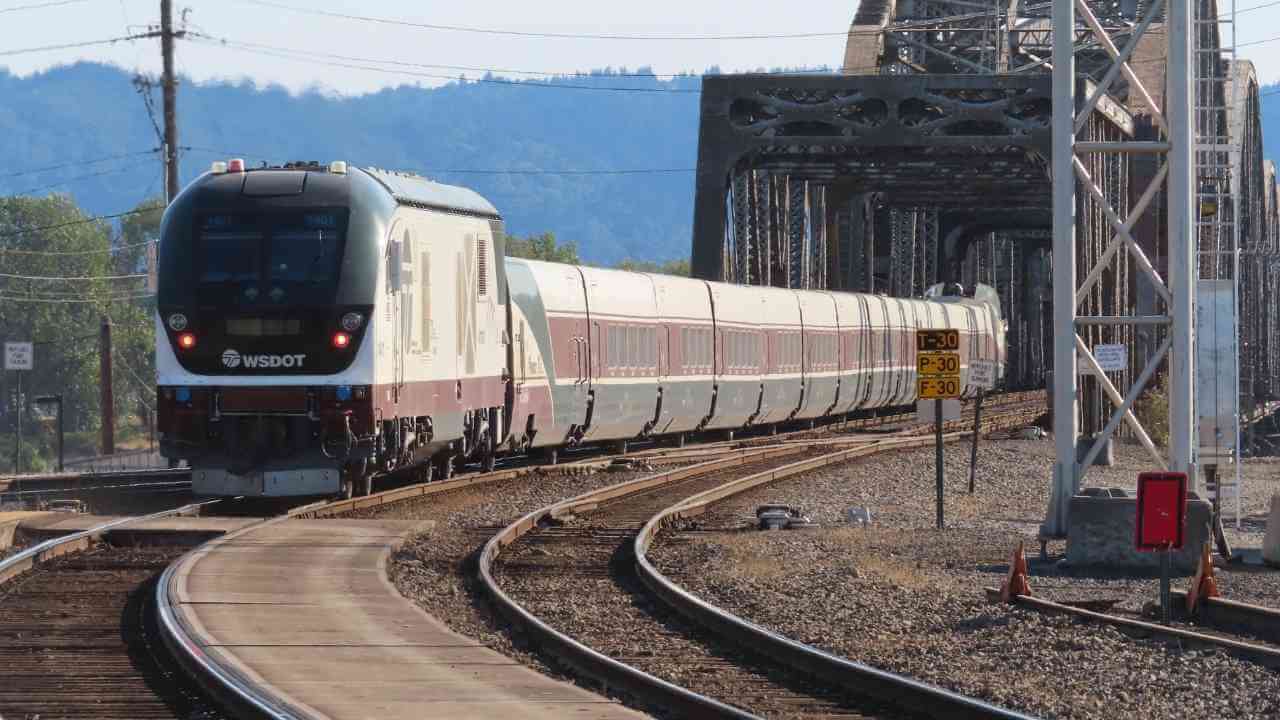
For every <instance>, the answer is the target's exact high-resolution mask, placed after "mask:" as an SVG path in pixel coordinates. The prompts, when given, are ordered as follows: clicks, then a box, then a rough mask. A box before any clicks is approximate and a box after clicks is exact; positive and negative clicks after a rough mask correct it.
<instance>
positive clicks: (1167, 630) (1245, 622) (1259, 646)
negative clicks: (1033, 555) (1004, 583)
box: [986, 588, 1280, 670]
mask: <svg viewBox="0 0 1280 720" xmlns="http://www.w3.org/2000/svg"><path fill="white" fill-rule="evenodd" d="M986 593H987V597H988V599H990V600H991V601H993V602H999V600H1000V591H999V590H998V589H996V588H986ZM1011 602H1012V603H1013V604H1014V605H1016V606H1018V607H1022V608H1027V609H1029V610H1035V611H1038V612H1041V613H1045V614H1050V615H1067V616H1070V617H1073V618H1076V619H1078V620H1081V621H1084V622H1087V623H1093V624H1095V625H1109V626H1111V627H1114V628H1117V629H1118V630H1120V631H1121V632H1123V633H1124V634H1126V635H1129V636H1131V637H1134V638H1138V639H1144V640H1147V639H1156V640H1162V641H1165V642H1170V643H1174V644H1176V645H1178V646H1180V647H1193V648H1208V649H1215V650H1219V651H1221V652H1224V653H1226V654H1228V655H1232V656H1235V657H1238V658H1240V659H1242V660H1247V661H1249V662H1253V663H1257V664H1259V665H1262V666H1264V667H1268V668H1271V669H1273V670H1276V669H1280V610H1275V609H1273V608H1265V607H1261V606H1257V605H1250V604H1247V603H1237V602H1231V601H1229V600H1223V599H1221V598H1208V599H1207V600H1206V601H1205V602H1204V604H1203V605H1202V606H1201V608H1200V614H1199V616H1198V617H1197V618H1195V619H1194V620H1195V624H1194V625H1192V624H1171V625H1162V624H1159V623H1156V622H1149V621H1147V620H1144V619H1139V618H1137V617H1127V616H1124V615H1116V614H1112V613H1107V612H1101V611H1098V610H1094V609H1091V608H1088V607H1081V606H1079V605H1068V604H1064V603H1059V602H1054V601H1053V600H1049V599H1046V598H1040V597H1032V596H1016V597H1013V598H1012V599H1011ZM1172 602H1173V606H1174V608H1175V609H1177V613H1176V614H1175V617H1178V618H1180V619H1181V620H1183V621H1185V620H1188V619H1189V618H1187V614H1186V608H1185V603H1186V593H1185V592H1175V593H1174V594H1173V601H1172ZM1259 640H1262V641H1263V642H1258V641H1259Z"/></svg>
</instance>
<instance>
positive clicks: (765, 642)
mask: <svg viewBox="0 0 1280 720" xmlns="http://www.w3.org/2000/svg"><path fill="white" fill-rule="evenodd" d="M966 436H967V433H951V434H949V435H947V436H945V437H944V439H946V440H957V439H960V438H962V437H966ZM932 442H933V438H901V439H899V438H894V439H886V440H883V441H881V442H879V443H876V444H874V445H871V446H869V447H864V448H853V449H849V450H843V451H840V452H835V453H830V454H827V455H821V456H818V457H816V458H811V459H808V460H801V461H799V462H795V463H792V464H790V465H785V466H783V467H780V468H776V469H773V470H766V471H764V472H760V473H756V474H754V475H749V476H747V477H744V478H739V479H737V480H734V481H731V482H729V483H725V484H724V485H721V486H720V487H718V488H713V489H711V490H708V491H706V492H702V493H699V494H697V495H694V496H693V497H690V498H686V499H685V500H682V501H681V502H679V503H676V504H675V505H672V506H671V507H668V508H667V509H665V510H663V511H661V512H659V513H658V514H657V515H655V516H654V517H653V518H651V519H650V520H649V522H648V523H646V524H645V526H644V528H642V529H641V530H640V533H639V534H637V535H636V537H635V540H634V550H635V564H636V573H637V574H638V575H639V576H640V580H641V581H642V582H643V583H644V584H645V586H646V587H648V588H649V590H650V591H651V592H652V593H653V594H654V595H655V596H656V597H657V598H658V599H660V600H662V601H663V602H665V603H666V604H667V605H668V606H669V607H670V608H671V609H673V610H675V611H676V612H678V613H680V614H681V615H683V616H685V617H686V618H689V619H690V620H692V621H694V622H695V623H697V624H699V625H701V626H703V627H706V628H707V629H709V630H711V631H712V632H713V633H716V634H717V635H719V636H721V637H723V638H725V639H728V640H730V641H731V642H733V643H735V644H738V645H740V646H742V647H745V648H747V649H748V650H750V651H751V652H754V653H757V654H759V655H761V656H762V657H767V658H771V659H773V660H775V661H777V662H779V663H781V664H784V665H786V666H788V667H791V668H794V669H797V670H800V671H802V672H805V673H808V674H811V675H814V676H817V677H819V678H821V679H823V680H825V681H828V682H832V683H834V684H836V685H839V686H840V687H842V688H844V689H846V690H848V691H850V692H853V693H855V694H857V695H862V696H870V697H873V698H875V699H877V700H880V701H882V702H885V703H887V704H890V705H892V706H894V707H898V708H900V709H903V710H907V711H910V712H918V713H923V714H925V715H928V716H930V717H937V718H983V719H986V718H1000V719H1003V720H1030V718H1031V717H1032V716H1029V715H1024V714H1022V713H1018V712H1015V711H1012V710H1008V709H1006V708H1001V707H998V706H996V705H992V704H990V703H987V702H983V701H981V700H977V699H975V698H971V697H968V696H966V695H962V694H960V693H956V692H953V691H951V690H947V689H945V688H941V687H938V686H936V685H930V684H928V683H924V682H920V681H918V680H914V679H912V678H909V677H907V676H905V675H899V674H897V673H892V672H888V671H886V670H880V669H878V668H874V667H872V666H870V665H866V664H864V663H860V662H855V661H853V660H849V659H848V658H843V657H839V656H837V655H833V654H831V653H828V652H826V651H823V650H820V649H818V648H815V647H813V646H811V645H806V644H804V643H801V642H798V641H796V640H792V639H790V638H788V637H785V636H783V635H779V634H778V633H775V632H773V631H772V630H768V629H766V628H764V627H761V626H759V625H756V624H755V623H752V622H750V621H748V620H745V619H743V618H741V617H738V616H737V615H734V614H732V613H729V612H727V611H725V610H723V609H721V608H718V607H716V606H714V605H712V604H710V603H708V602H706V601H704V600H702V599H701V598H698V597H697V596H695V595H693V594H692V593H690V592H688V591H687V590H685V589H684V588H682V587H680V586H679V585H677V584H676V583H674V582H672V581H671V580H670V579H669V578H667V577H666V576H665V575H663V574H662V573H661V572H660V571H659V570H658V569H657V568H655V567H654V566H653V564H652V563H650V562H649V559H648V557H647V556H646V553H647V552H648V549H649V547H650V546H651V545H652V543H653V540H654V539H655V537H656V536H657V533H658V532H659V531H660V530H661V529H662V528H663V527H666V526H667V525H669V524H670V523H672V522H674V521H676V520H679V519H682V518H686V517H693V516H696V515H700V514H702V513H703V512H705V511H706V509H707V508H708V507H710V506H711V505H713V504H715V503H717V502H720V501H722V500H724V499H726V498H729V497H732V496H734V495H739V494H741V493H744V492H747V491H748V490H752V489H754V488H757V487H760V486H762V485H768V484H770V483H774V482H777V481H779V480H783V479H785V478H789V477H793V476H796V475H800V474H802V473H806V472H811V471H813V470H817V469H820V468H823V467H827V466H830V465H834V464H837V463H843V462H847V461H849V460H854V459H857V458H862V457H866V456H868V455H872V454H875V453H879V452H884V451H885V450H893V449H904V448H912V447H921V446H925V445H928V444H931V443H932Z"/></svg>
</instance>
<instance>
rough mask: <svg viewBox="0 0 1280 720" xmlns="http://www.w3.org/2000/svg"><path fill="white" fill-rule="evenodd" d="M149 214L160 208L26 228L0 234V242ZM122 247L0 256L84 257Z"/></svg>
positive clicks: (16, 252) (23, 252)
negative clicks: (32, 234)
mask: <svg viewBox="0 0 1280 720" xmlns="http://www.w3.org/2000/svg"><path fill="white" fill-rule="evenodd" d="M150 212H161V208H138V209H136V210H129V211H126V212H119V213H112V214H110V215H95V216H93V217H87V218H83V219H81V220H71V221H69V222H64V223H57V224H56V225H44V226H41V227H33V228H26V229H25V230H15V231H13V232H8V233H0V240H12V239H13V238H18V237H22V236H23V235H30V234H31V233H38V232H45V231H47V230H60V229H62V228H68V227H75V226H76V225H88V224H89V223H96V222H100V221H102V220H117V219H119V218H125V217H130V216H132V215H142V214H145V213H150ZM145 244H146V243H137V244H136V245H145ZM136 245H135V246H136ZM124 247H126V246H120V247H116V248H104V249H102V250H93V251H88V252H84V251H74V252H44V251H35V250H10V249H8V248H0V254H4V253H14V254H22V255H85V254H92V253H93V252H107V251H110V252H115V251H116V250H121V249H123V248H124ZM130 247H132V246H130Z"/></svg>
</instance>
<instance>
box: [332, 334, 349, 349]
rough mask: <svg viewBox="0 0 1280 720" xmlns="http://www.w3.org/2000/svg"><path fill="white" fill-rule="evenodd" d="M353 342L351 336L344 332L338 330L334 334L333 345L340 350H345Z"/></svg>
mask: <svg viewBox="0 0 1280 720" xmlns="http://www.w3.org/2000/svg"><path fill="white" fill-rule="evenodd" d="M350 344H351V336H350V335H348V334H346V333H344V332H336V333H334V334H333V346H334V347H336V348H338V349H339V350H344V349H346V348H347V346H349V345H350Z"/></svg>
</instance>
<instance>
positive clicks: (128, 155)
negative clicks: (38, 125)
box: [0, 148, 160, 178]
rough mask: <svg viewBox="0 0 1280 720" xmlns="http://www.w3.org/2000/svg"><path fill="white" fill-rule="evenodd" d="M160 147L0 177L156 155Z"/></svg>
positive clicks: (22, 171) (19, 175) (5, 174)
mask: <svg viewBox="0 0 1280 720" xmlns="http://www.w3.org/2000/svg"><path fill="white" fill-rule="evenodd" d="M159 152H160V150H159V148H152V149H150V150H138V151H136V152H127V153H119V154H117V155H107V156H105V157H100V158H93V159H91V160H77V161H74V162H65V163H59V164H57V165H46V166H44V167H38V168H27V169H25V170H15V171H13V172H6V173H0V178H10V177H21V176H23V175H35V174H38V173H43V172H52V171H54V170H65V169H66V168H73V167H84V166H86V165H97V164H99V163H104V162H111V161H112V160H124V159H126V158H133V157H139V156H142V155H155V154H157V153H159Z"/></svg>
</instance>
